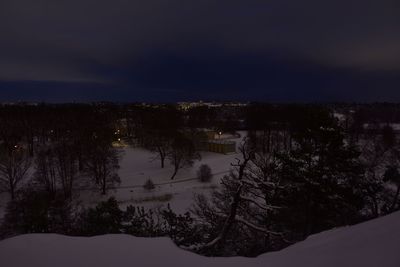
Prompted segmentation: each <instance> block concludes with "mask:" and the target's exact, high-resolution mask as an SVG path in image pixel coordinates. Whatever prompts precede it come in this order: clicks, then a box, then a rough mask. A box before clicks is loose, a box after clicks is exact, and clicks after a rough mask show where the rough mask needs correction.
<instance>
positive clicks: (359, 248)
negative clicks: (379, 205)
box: [0, 212, 400, 267]
mask: <svg viewBox="0 0 400 267" xmlns="http://www.w3.org/2000/svg"><path fill="white" fill-rule="evenodd" d="M399 226H400V212H397V213H394V214H392V215H389V216H386V217H383V218H380V219H377V220H373V221H370V222H366V223H363V224H360V225H356V226H352V227H345V228H340V229H335V230H331V231H327V232H324V233H321V234H318V235H314V236H312V237H310V238H308V239H307V240H306V241H304V242H301V243H298V244H296V245H294V246H292V247H289V248H287V249H285V250H283V251H280V252H276V253H268V254H265V255H262V256H260V257H258V258H255V259H246V258H206V257H202V256H199V255H195V254H193V253H190V252H186V251H183V250H180V249H179V248H177V247H175V245H174V244H173V243H172V242H171V241H170V240H169V239H168V238H154V239H147V238H136V237H132V236H127V235H106V236H99V237H93V238H81V237H65V236H60V235H54V234H49V235H45V234H35V235H25V236H19V237H16V238H12V239H8V240H4V241H2V242H0V266H2V267H22V266H27V267H36V266H41V267H53V266H57V267H64V266H65V267H67V266H68V267H78V266H82V267H83V266H85V267H88V266H96V267H103V266H104V267H105V266H107V267H108V266H110V267H111V266H116V267H121V266H139V267H146V266H163V267H166V266H174V267H177V266H185V267H186V266H190V267H200V266H207V267H214V266H222V267H224V266H226V267H237V266H246V267H247V266H248V267H253V266H254V267H256V266H265V267H278V266H279V267H283V266H295V267H317V266H318V267H346V266H349V267H356V266H360V267H399V266H400V253H399V244H400V227H399Z"/></svg>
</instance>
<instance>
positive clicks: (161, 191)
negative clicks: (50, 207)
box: [0, 132, 246, 220]
mask: <svg viewBox="0 0 400 267" xmlns="http://www.w3.org/2000/svg"><path fill="white" fill-rule="evenodd" d="M245 135H246V134H245V132H241V136H242V137H241V138H236V139H231V140H233V141H236V144H237V146H239V144H240V142H241V141H242V139H243V136H245ZM155 156H156V155H155V154H153V153H151V152H150V151H148V150H145V149H143V148H139V147H135V148H131V147H124V148H121V160H120V170H119V176H120V177H121V184H120V185H118V186H117V188H116V189H112V190H109V191H108V193H107V195H106V196H101V195H100V193H99V190H81V191H79V200H80V201H81V203H82V205H84V206H93V205H96V204H97V203H98V202H100V201H102V200H107V199H108V198H109V197H111V196H114V197H115V198H116V199H117V201H118V202H119V203H120V206H121V208H125V207H126V206H128V205H136V206H143V207H146V208H158V207H161V206H165V205H167V204H168V203H169V204H170V206H171V208H172V209H173V210H174V211H176V212H178V213H183V212H186V211H187V209H188V208H189V207H190V206H191V204H192V203H193V195H194V194H199V193H203V194H209V193H210V192H212V190H213V189H214V188H215V187H217V186H219V184H220V183H219V182H220V180H221V178H222V177H223V176H224V175H225V174H227V173H228V172H229V170H230V169H231V166H230V164H231V163H232V162H235V158H237V157H239V154H237V153H232V154H227V155H224V154H218V153H212V152H202V153H201V160H200V161H196V162H195V164H194V166H192V167H189V168H185V169H182V170H179V172H178V175H177V176H176V177H175V179H174V180H172V181H171V180H170V177H171V175H172V173H173V167H172V166H171V165H170V163H169V162H168V160H167V159H166V160H165V168H163V169H162V168H161V166H160V165H161V164H160V160H159V159H154V158H155ZM201 164H208V165H209V166H210V167H211V170H212V172H213V174H214V177H213V180H212V181H211V182H210V183H201V182H199V181H198V180H197V179H195V178H196V172H197V170H198V168H199V166H200V165H201ZM32 173H33V168H32V171H31V174H32ZM30 176H31V175H30ZM147 179H151V180H152V181H153V182H154V183H155V184H156V185H157V186H156V188H155V189H154V190H151V191H147V190H145V189H144V188H143V185H144V183H145V182H146V180H147ZM186 180H187V181H186ZM24 182H27V181H24ZM171 182H172V183H171ZM158 184H160V185H158ZM8 201H9V194H8V193H5V192H3V193H0V220H1V218H2V217H3V215H4V210H5V207H6V205H7V203H8Z"/></svg>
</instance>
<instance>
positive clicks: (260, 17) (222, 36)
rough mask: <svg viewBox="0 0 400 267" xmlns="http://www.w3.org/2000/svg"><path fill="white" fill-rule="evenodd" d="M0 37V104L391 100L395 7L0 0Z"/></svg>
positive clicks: (307, 1) (398, 27) (397, 64)
mask: <svg viewBox="0 0 400 267" xmlns="http://www.w3.org/2000/svg"><path fill="white" fill-rule="evenodd" d="M0 32H1V42H0V98H1V99H28V98H29V99H36V100H55V101H63V100H65V101H67V100H68V101H70V100H99V99H110V100H139V101H143V100H158V101H163V100H165V101H173V100H181V99H199V98H202V99H205V98H219V99H232V98H233V99H235V98H236V99H250V100H252V99H258V100H259V99H260V98H262V99H264V100H273V101H296V100H298V101H318V100H321V101H327V100H330V99H332V100H360V101H371V100H397V101H400V93H397V92H396V89H398V88H399V87H400V82H399V78H398V75H399V74H400V49H398V47H400V34H399V32H400V4H399V2H398V1H395V0H381V1H369V0H364V1H361V0H347V1H340V0H335V1H333V0H330V1H317V0H304V1H296V0H280V1H278V0H274V1H261V0H259V1H257V0H252V1H236V0H233V1H232V0H231V1H225V0H219V1H209V0H202V1H178V0H149V1H128V0H113V1H111V0H108V1H106V0H97V1H95V0H80V1H76V0H70V1H63V0H61V1H45V0H38V1H28V0H2V1H1V2H0ZM361 93H362V95H361Z"/></svg>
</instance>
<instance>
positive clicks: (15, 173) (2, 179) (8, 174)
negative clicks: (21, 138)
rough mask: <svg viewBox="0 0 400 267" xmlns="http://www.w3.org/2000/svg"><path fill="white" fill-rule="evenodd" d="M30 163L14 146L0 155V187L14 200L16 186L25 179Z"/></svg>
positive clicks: (19, 148) (25, 154)
mask: <svg viewBox="0 0 400 267" xmlns="http://www.w3.org/2000/svg"><path fill="white" fill-rule="evenodd" d="M30 164H31V161H30V159H29V156H28V155H27V153H26V152H25V151H24V149H23V148H22V147H20V146H18V145H15V146H14V148H13V149H11V150H10V151H3V152H2V153H1V155H0V185H1V186H2V187H3V188H5V189H6V190H7V191H8V192H9V193H10V194H11V199H14V198H15V194H16V191H17V189H18V184H19V183H20V182H21V181H22V180H23V179H24V178H25V176H26V173H27V171H28V169H29V167H30Z"/></svg>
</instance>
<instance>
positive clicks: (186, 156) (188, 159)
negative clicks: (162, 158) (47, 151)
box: [167, 133, 200, 180]
mask: <svg viewBox="0 0 400 267" xmlns="http://www.w3.org/2000/svg"><path fill="white" fill-rule="evenodd" d="M167 157H168V159H169V160H170V162H171V165H172V166H173V167H174V172H173V174H172V176H171V180H173V179H174V178H175V176H176V175H177V173H178V171H179V170H180V169H183V168H185V167H190V166H193V164H194V161H195V160H198V159H200V154H199V153H198V152H197V151H196V149H195V147H194V145H193V143H192V142H191V141H190V140H189V139H188V138H186V137H185V136H183V134H180V133H178V134H177V135H176V136H175V138H174V140H173V141H172V144H171V151H170V152H169V153H168V156H167Z"/></svg>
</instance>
